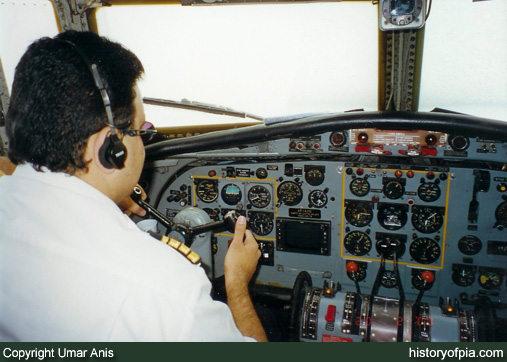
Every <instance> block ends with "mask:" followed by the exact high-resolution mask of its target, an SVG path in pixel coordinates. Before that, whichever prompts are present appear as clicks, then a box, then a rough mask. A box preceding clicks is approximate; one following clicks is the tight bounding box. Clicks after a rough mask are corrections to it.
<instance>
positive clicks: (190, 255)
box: [160, 235, 201, 264]
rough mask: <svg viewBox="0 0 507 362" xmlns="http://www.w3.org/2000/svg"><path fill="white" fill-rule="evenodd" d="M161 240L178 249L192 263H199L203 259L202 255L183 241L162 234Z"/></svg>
mask: <svg viewBox="0 0 507 362" xmlns="http://www.w3.org/2000/svg"><path fill="white" fill-rule="evenodd" d="M160 241H161V242H163V243H164V244H167V245H169V246H170V247H171V248H173V249H174V250H176V251H178V252H179V253H180V254H182V255H183V256H184V257H185V258H187V259H188V260H189V261H190V262H191V263H192V264H199V262H200V261H201V257H200V256H199V255H198V254H197V253H195V252H193V251H192V249H190V248H189V247H188V246H186V245H185V244H183V243H182V242H180V241H178V240H176V239H172V238H169V237H167V236H165V235H164V236H162V238H161V239H160Z"/></svg>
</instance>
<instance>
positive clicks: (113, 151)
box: [99, 134, 127, 169]
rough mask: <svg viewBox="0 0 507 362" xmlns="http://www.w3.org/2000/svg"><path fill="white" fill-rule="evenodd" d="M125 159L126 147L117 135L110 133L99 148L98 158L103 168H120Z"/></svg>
mask: <svg viewBox="0 0 507 362" xmlns="http://www.w3.org/2000/svg"><path fill="white" fill-rule="evenodd" d="M126 159H127V148H126V147H125V145H124V144H123V143H122V141H121V140H120V139H119V138H118V136H117V135H115V134H111V136H109V137H108V138H106V139H105V140H104V144H103V145H102V146H101V147H100V150H99V160H100V163H101V164H102V166H104V167H105V168H117V169H122V168H123V167H125V160H126Z"/></svg>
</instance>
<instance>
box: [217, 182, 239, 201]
mask: <svg viewBox="0 0 507 362" xmlns="http://www.w3.org/2000/svg"><path fill="white" fill-rule="evenodd" d="M220 195H221V196H222V200H224V202H225V203H226V204H227V205H236V204H237V203H238V202H240V201H241V196H242V193H241V189H240V188H239V186H238V185H235V184H227V185H225V186H224V187H222V192H221V193H220Z"/></svg>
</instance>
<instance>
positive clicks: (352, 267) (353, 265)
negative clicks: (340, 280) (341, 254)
mask: <svg viewBox="0 0 507 362" xmlns="http://www.w3.org/2000/svg"><path fill="white" fill-rule="evenodd" d="M345 268H346V269H347V271H348V272H349V273H355V272H357V271H358V270H359V266H358V265H357V263H356V262H354V261H348V262H347V264H346V265H345Z"/></svg>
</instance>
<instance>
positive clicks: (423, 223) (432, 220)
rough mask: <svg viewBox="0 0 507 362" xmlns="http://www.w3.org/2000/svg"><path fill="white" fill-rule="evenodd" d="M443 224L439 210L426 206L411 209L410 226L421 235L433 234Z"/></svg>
mask: <svg viewBox="0 0 507 362" xmlns="http://www.w3.org/2000/svg"><path fill="white" fill-rule="evenodd" d="M443 224H444V217H443V215H442V211H441V209H439V208H435V207H429V206H427V207H414V208H413V209H412V225H413V226H414V228H416V230H418V231H420V232H422V233H425V234H429V233H434V232H436V231H438V230H440V228H441V227H442V225H443Z"/></svg>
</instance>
